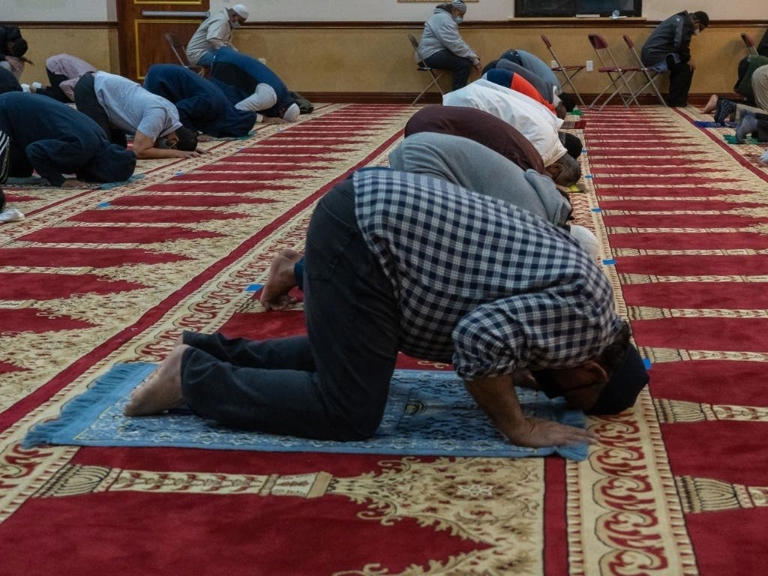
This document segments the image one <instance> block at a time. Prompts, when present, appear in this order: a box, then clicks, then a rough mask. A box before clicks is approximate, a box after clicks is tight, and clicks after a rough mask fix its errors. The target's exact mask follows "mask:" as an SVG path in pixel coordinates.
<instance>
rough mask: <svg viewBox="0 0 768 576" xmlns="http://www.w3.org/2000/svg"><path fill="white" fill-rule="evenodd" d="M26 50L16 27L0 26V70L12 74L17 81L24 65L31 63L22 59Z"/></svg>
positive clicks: (26, 47)
mask: <svg viewBox="0 0 768 576" xmlns="http://www.w3.org/2000/svg"><path fill="white" fill-rule="evenodd" d="M28 48H29V45H28V44H27V41H26V40H25V39H24V38H23V36H22V35H21V30H19V27H18V26H12V25H10V24H0V68H5V69H6V70H8V71H9V72H12V73H13V75H14V76H15V77H16V79H17V80H18V79H19V78H21V74H22V72H24V65H25V64H27V63H31V62H30V60H27V58H25V57H24V54H26V53H27V49H28Z"/></svg>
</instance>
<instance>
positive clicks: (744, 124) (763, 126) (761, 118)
mask: <svg viewBox="0 0 768 576" xmlns="http://www.w3.org/2000/svg"><path fill="white" fill-rule="evenodd" d="M749 135H752V136H754V137H755V138H756V139H757V141H758V142H768V114H765V113H754V112H745V113H744V114H743V115H742V117H741V121H740V122H739V125H738V127H737V128H736V141H737V142H743V141H744V138H746V137H747V136H749Z"/></svg>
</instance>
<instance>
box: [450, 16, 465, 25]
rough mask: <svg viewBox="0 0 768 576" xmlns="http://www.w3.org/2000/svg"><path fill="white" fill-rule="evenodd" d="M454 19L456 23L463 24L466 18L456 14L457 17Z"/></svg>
mask: <svg viewBox="0 0 768 576" xmlns="http://www.w3.org/2000/svg"><path fill="white" fill-rule="evenodd" d="M453 21H454V22H456V24H461V23H462V22H464V18H462V17H461V16H456V18H454V19H453Z"/></svg>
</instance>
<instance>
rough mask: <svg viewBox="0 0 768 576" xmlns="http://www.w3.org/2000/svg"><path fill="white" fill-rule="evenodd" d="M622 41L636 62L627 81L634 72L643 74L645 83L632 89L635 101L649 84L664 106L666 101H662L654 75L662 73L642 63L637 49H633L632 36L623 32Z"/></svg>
mask: <svg viewBox="0 0 768 576" xmlns="http://www.w3.org/2000/svg"><path fill="white" fill-rule="evenodd" d="M624 42H625V43H626V44H627V48H629V51H630V53H631V54H632V56H633V57H634V60H635V62H636V63H637V67H636V70H635V68H633V72H632V74H631V75H630V76H629V77H628V78H627V82H629V81H630V80H631V79H632V77H633V76H634V75H635V73H641V74H643V76H645V80H646V82H645V84H643V86H642V87H641V88H640V89H639V90H634V91H633V96H634V97H635V102H637V99H636V97H637V96H639V95H640V94H642V93H643V92H645V89H646V88H648V87H649V86H650V87H651V88H653V91H654V93H655V94H656V98H658V99H659V102H661V103H662V105H664V106H666V105H667V103H666V102H665V101H664V98H663V97H662V95H661V92H659V88H658V86H656V82H655V80H656V77H657V76H659V75H661V74H663V73H662V72H657V71H656V70H653V69H651V68H648V67H647V66H646V65H645V64H643V61H642V60H641V58H640V54H638V53H637V50H635V43H634V42H632V38H630V37H629V36H627V35H626V34H624Z"/></svg>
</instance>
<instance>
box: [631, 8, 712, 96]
mask: <svg viewBox="0 0 768 576" xmlns="http://www.w3.org/2000/svg"><path fill="white" fill-rule="evenodd" d="M707 26H709V16H707V13H706V12H694V13H692V14H689V13H688V11H687V10H683V11H682V12H678V13H677V14H675V15H674V16H670V17H669V18H667V19H666V20H664V21H663V22H662V23H661V24H659V25H658V26H657V27H656V29H655V30H654V31H653V32H652V33H651V35H650V36H649V37H648V39H647V40H646V41H645V44H643V49H642V51H641V54H640V57H641V60H642V61H643V65H645V66H647V67H649V68H652V69H653V70H655V71H657V72H665V71H667V70H668V71H669V96H668V98H667V104H668V105H669V106H674V107H680V106H687V104H688V91H689V90H690V88H691V81H692V80H693V67H692V66H691V65H690V64H689V61H690V60H691V38H692V37H693V36H695V35H698V34H699V33H701V32H702V31H703V30H704V29H705V28H706V27H707Z"/></svg>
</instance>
